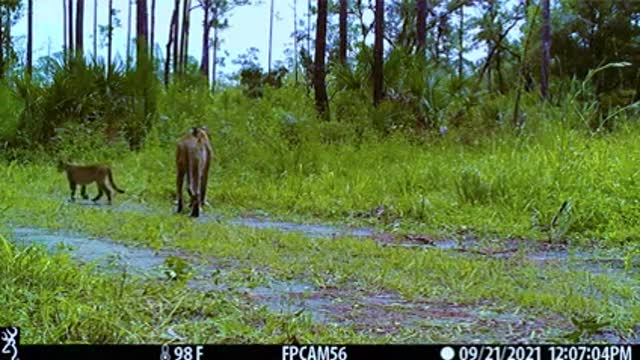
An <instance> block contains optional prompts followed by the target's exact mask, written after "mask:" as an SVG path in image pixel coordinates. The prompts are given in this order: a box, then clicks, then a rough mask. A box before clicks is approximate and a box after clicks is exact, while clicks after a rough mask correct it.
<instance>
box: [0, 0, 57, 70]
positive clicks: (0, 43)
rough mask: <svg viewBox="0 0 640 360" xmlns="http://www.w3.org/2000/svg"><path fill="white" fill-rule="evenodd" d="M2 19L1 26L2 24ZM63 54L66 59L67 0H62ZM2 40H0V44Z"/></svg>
mask: <svg viewBox="0 0 640 360" xmlns="http://www.w3.org/2000/svg"><path fill="white" fill-rule="evenodd" d="M1 23H2V20H0V26H1V25H2V24H1ZM62 34H63V35H62V56H63V58H64V59H65V60H66V58H67V52H68V49H67V0H62ZM1 45H2V42H1V41H0V46H1Z"/></svg>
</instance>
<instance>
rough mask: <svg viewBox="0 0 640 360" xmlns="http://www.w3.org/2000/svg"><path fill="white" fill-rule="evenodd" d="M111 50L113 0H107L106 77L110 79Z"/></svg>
mask: <svg viewBox="0 0 640 360" xmlns="http://www.w3.org/2000/svg"><path fill="white" fill-rule="evenodd" d="M112 49H113V0H109V29H107V77H108V78H110V77H111V50H112Z"/></svg>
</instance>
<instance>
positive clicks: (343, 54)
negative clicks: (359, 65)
mask: <svg viewBox="0 0 640 360" xmlns="http://www.w3.org/2000/svg"><path fill="white" fill-rule="evenodd" d="M339 23H340V25H339V27H340V49H339V51H340V57H339V58H340V63H341V64H342V65H345V64H346V63H347V0H340V20H339Z"/></svg>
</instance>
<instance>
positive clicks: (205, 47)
mask: <svg viewBox="0 0 640 360" xmlns="http://www.w3.org/2000/svg"><path fill="white" fill-rule="evenodd" d="M202 7H203V9H202V10H203V12H204V21H203V22H202V58H201V59H200V72H201V73H202V75H203V76H204V77H205V78H206V79H207V84H208V83H209V30H210V29H211V23H210V20H209V12H210V10H211V1H210V0H204V1H203V5H202Z"/></svg>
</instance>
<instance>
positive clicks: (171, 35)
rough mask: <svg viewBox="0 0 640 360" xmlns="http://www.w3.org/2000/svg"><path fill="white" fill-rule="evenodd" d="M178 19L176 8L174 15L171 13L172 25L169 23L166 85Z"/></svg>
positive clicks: (165, 60) (165, 66)
mask: <svg viewBox="0 0 640 360" xmlns="http://www.w3.org/2000/svg"><path fill="white" fill-rule="evenodd" d="M177 21H178V14H177V12H176V11H175V10H174V11H173V15H171V25H169V39H168V40H167V50H166V53H167V54H166V57H165V59H164V86H165V87H168V86H169V63H170V62H171V56H172V54H171V45H173V44H174V41H175V29H176V22H177ZM174 49H176V47H174ZM174 61H175V54H174ZM174 71H175V64H174Z"/></svg>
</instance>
